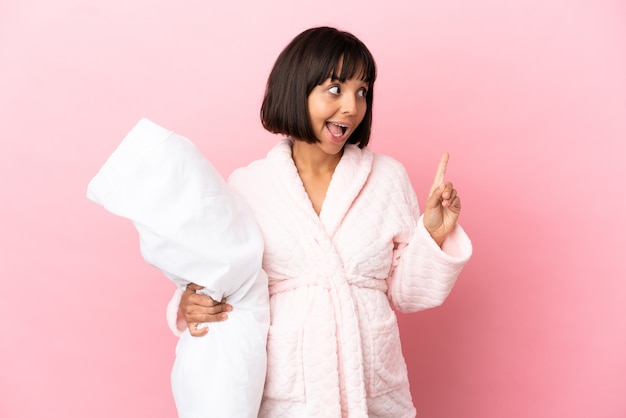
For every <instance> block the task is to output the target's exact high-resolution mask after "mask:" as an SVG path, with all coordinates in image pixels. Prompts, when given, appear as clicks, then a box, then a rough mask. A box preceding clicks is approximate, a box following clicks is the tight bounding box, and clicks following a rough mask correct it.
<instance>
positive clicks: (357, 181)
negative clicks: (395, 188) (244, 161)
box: [267, 138, 373, 237]
mask: <svg viewBox="0 0 626 418" xmlns="http://www.w3.org/2000/svg"><path fill="white" fill-rule="evenodd" d="M293 141H294V140H293V139H291V138H287V139H283V140H281V141H280V142H279V143H278V144H277V145H276V146H275V147H274V148H272V149H271V150H270V152H269V153H268V155H267V158H268V160H269V161H270V162H271V163H272V167H273V170H274V181H275V182H277V183H278V184H277V185H278V186H279V187H278V188H277V189H278V191H279V193H282V192H284V193H285V194H287V195H289V197H288V198H289V199H290V200H291V201H292V202H293V203H294V205H296V206H297V207H298V208H299V209H300V210H301V211H302V213H303V214H304V215H305V216H307V217H309V218H313V219H314V220H315V222H318V223H319V224H320V225H321V227H322V228H323V229H324V230H325V231H326V234H328V236H329V237H332V236H333V235H334V234H335V232H336V231H337V229H338V228H339V225H340V224H341V222H342V221H343V219H344V217H345V216H346V214H347V213H348V211H349V210H350V208H351V207H352V203H353V202H354V200H355V199H356V198H357V197H358V195H359V193H360V192H361V190H362V189H363V187H364V186H365V183H366V182H367V179H368V177H369V174H370V172H371V171H372V162H373V154H372V152H371V151H370V150H369V149H368V148H367V147H366V148H364V149H360V148H359V147H358V146H356V145H353V144H346V145H345V147H344V152H343V155H342V156H341V160H339V163H338V164H337V167H335V171H334V173H333V176H332V178H331V180H330V185H329V186H328V191H327V192H326V197H325V198H324V203H323V204H322V209H321V211H320V214H319V216H318V215H317V213H315V210H314V209H313V205H312V203H311V199H309V196H308V194H307V193H306V190H305V189H304V184H303V183H302V179H301V178H300V176H299V174H298V170H297V168H296V165H295V163H294V161H293V158H292V157H291V147H292V145H293Z"/></svg>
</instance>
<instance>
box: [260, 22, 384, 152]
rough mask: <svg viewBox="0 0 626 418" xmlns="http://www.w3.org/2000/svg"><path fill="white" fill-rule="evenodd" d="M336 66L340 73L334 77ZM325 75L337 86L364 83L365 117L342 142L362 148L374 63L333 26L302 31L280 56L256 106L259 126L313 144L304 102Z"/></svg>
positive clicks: (364, 49) (366, 137) (353, 40)
mask: <svg viewBox="0 0 626 418" xmlns="http://www.w3.org/2000/svg"><path fill="white" fill-rule="evenodd" d="M337 68H340V69H341V74H336V72H335V71H336V70H337ZM357 72H358V74H357ZM329 77H331V78H333V79H336V80H339V81H341V82H344V81H345V80H349V79H353V78H355V77H357V78H358V79H359V80H362V81H365V82H366V83H368V84H369V88H368V89H367V95H366V97H365V99H366V103H367V109H366V111H365V116H364V117H363V121H362V122H361V123H360V124H359V126H358V127H357V129H355V131H354V132H353V133H352V135H350V137H349V138H348V143H349V144H358V146H359V148H363V147H365V146H366V145H367V143H368V142H369V138H370V132H371V128H372V103H373V101H374V81H375V80H376V63H375V62H374V57H372V54H371V53H370V51H369V50H368V49H367V47H366V46H365V44H364V43H363V42H361V41H360V40H359V39H358V38H357V37H355V36H354V35H352V34H350V33H348V32H343V31H340V30H337V29H335V28H329V27H319V28H311V29H307V30H305V31H304V32H302V33H301V34H299V35H298V36H296V37H295V38H294V39H293V40H292V41H291V42H290V43H289V45H287V46H286V47H285V49H284V50H283V51H282V52H281V53H280V55H279V56H278V58H277V59H276V62H275V63H274V68H272V71H271V73H270V76H269V78H268V80H267V86H266V89H265V97H264V98H263V104H262V105H261V122H262V123H263V127H264V128H265V129H267V130H268V131H270V132H273V133H277V134H283V135H287V136H290V137H292V138H294V139H301V140H303V141H306V142H308V143H316V142H318V141H319V140H318V139H317V138H316V137H315V134H314V133H313V129H312V127H311V122H310V119H309V108H308V100H307V99H308V97H309V94H310V93H311V91H313V89H314V88H315V86H317V85H320V84H322V83H323V82H324V81H325V80H326V79H328V78H329Z"/></svg>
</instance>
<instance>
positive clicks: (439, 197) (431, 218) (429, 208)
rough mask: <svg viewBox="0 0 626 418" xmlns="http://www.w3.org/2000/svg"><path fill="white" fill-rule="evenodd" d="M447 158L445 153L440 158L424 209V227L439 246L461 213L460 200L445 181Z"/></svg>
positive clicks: (450, 184) (448, 156)
mask: <svg viewBox="0 0 626 418" xmlns="http://www.w3.org/2000/svg"><path fill="white" fill-rule="evenodd" d="M449 158H450V155H449V154H448V153H447V152H445V153H444V154H443V155H442V156H441V161H440V162H439V166H438V167H437V173H436V174H435V179H434V181H433V185H432V186H431V187H430V193H429V194H428V200H427V201H426V207H425V209H424V226H425V227H426V230H427V231H428V232H429V233H430V236H431V237H433V239H434V240H435V242H436V243H437V244H438V245H439V246H441V244H442V243H443V241H444V240H445V239H446V237H447V236H448V234H449V233H450V231H452V230H453V229H454V227H455V226H456V222H457V219H458V218H459V214H460V213H461V199H460V198H459V195H458V193H457V191H456V189H455V188H454V187H453V186H452V183H450V182H449V181H445V175H446V168H447V166H448V160H449Z"/></svg>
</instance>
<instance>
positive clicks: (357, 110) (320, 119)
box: [308, 78, 369, 154]
mask: <svg viewBox="0 0 626 418" xmlns="http://www.w3.org/2000/svg"><path fill="white" fill-rule="evenodd" d="M368 87H369V85H368V83H366V82H364V81H361V80H358V79H350V80H346V81H345V82H343V83H342V82H340V81H339V80H332V79H331V78H328V79H327V80H326V81H324V83H322V84H320V85H318V86H316V87H315V88H314V89H313V91H312V92H311V94H309V97H308V105H309V118H310V120H311V127H312V128H313V132H314V133H315V137H316V138H317V139H318V140H319V142H318V143H317V146H319V147H320V148H321V149H322V150H323V151H324V152H326V153H327V154H337V153H339V152H341V150H342V149H343V146H344V144H345V143H346V141H347V140H348V138H349V137H350V135H351V134H352V132H354V131H355V130H356V128H357V127H358V126H359V124H360V123H361V121H362V120H363V117H365V111H366V110H367V102H366V96H367V89H368Z"/></svg>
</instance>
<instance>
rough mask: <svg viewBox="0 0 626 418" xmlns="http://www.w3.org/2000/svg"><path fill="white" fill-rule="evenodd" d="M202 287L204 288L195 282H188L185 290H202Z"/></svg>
mask: <svg viewBox="0 0 626 418" xmlns="http://www.w3.org/2000/svg"><path fill="white" fill-rule="evenodd" d="M202 289H204V286H200V285H197V284H195V283H189V284H188V285H187V290H193V291H194V292H195V291H197V290H202Z"/></svg>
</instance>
